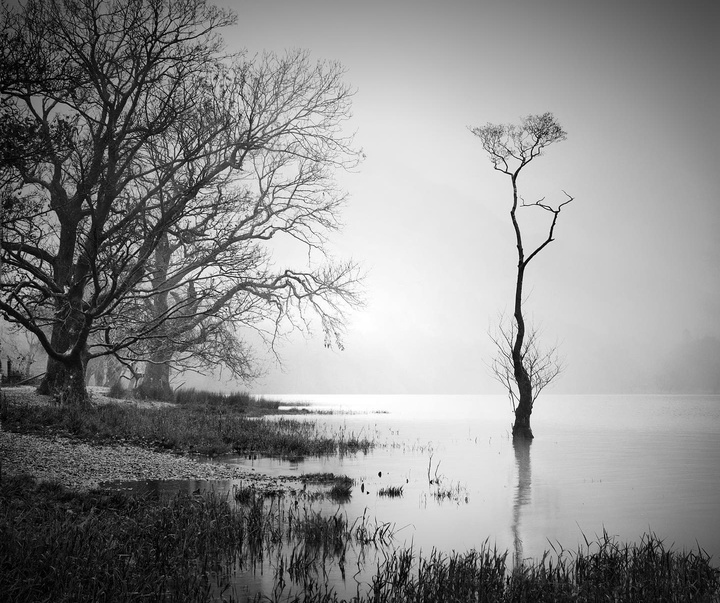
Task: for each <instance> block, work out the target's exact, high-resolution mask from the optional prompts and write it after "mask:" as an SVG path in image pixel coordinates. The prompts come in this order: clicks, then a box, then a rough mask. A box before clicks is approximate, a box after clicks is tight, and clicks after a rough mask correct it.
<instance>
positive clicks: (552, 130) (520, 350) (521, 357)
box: [472, 113, 573, 439]
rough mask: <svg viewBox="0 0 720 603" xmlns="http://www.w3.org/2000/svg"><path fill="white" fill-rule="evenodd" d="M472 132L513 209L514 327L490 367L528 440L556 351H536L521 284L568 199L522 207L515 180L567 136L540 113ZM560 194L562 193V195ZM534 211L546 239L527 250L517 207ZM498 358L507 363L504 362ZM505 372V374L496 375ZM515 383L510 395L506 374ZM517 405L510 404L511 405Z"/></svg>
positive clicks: (516, 429)
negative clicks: (544, 216) (542, 216)
mask: <svg viewBox="0 0 720 603" xmlns="http://www.w3.org/2000/svg"><path fill="white" fill-rule="evenodd" d="M472 133H473V134H475V135H476V136H477V137H478V138H480V140H481V141H482V145H483V148H484V149H485V151H487V153H488V155H489V157H490V161H491V162H492V164H493V167H494V168H495V169H496V170H497V171H499V172H502V173H503V174H506V175H507V176H509V178H510V182H511V184H512V206H511V208H510V219H511V221H512V225H513V229H514V232H515V242H516V245H517V255H518V263H517V279H516V281H515V299H514V308H513V319H514V325H512V326H511V327H510V328H509V329H508V328H507V327H506V326H503V325H501V326H500V332H501V335H500V336H498V337H496V338H494V341H495V343H496V345H497V346H498V347H499V349H500V356H499V360H496V362H495V363H494V365H493V370H494V372H495V375H496V376H497V377H498V378H499V380H500V381H501V382H502V383H504V384H505V385H506V387H508V389H509V390H510V392H511V396H512V397H513V404H514V411H515V423H514V424H513V437H519V438H526V439H531V438H532V437H533V433H532V429H531V428H530V415H531V414H532V410H533V403H534V402H535V398H536V397H537V394H538V393H539V389H538V387H539V388H540V389H542V387H544V386H545V385H547V384H548V383H549V382H550V381H551V380H552V379H553V378H554V377H556V376H557V374H558V373H559V372H560V368H561V367H560V365H559V363H558V362H557V360H556V358H557V356H556V354H555V350H554V349H552V350H550V351H549V352H547V353H542V352H539V351H538V348H537V345H536V332H535V331H533V330H532V329H529V328H528V326H527V325H526V320H525V317H524V316H523V284H524V280H525V273H526V270H527V267H528V264H529V263H530V262H531V261H532V260H533V259H534V258H535V257H536V256H537V255H538V254H539V253H540V252H541V251H542V250H543V249H545V247H547V246H548V245H549V244H550V243H551V242H552V241H553V240H554V238H553V237H554V234H555V226H556V224H557V220H558V217H559V216H560V211H561V210H562V208H563V207H564V206H566V205H567V204H568V203H570V202H571V201H572V200H573V197H571V196H570V195H568V194H567V193H565V196H566V197H567V198H566V199H565V200H564V201H562V202H561V203H559V204H557V205H556V206H552V205H550V204H548V203H546V202H545V199H544V198H543V199H540V200H539V201H535V202H534V203H525V201H524V200H523V199H522V197H521V196H520V195H519V193H518V178H519V176H520V173H521V172H522V170H523V169H524V168H525V166H527V165H528V164H529V163H530V162H531V161H532V160H533V159H535V158H536V157H538V156H539V155H541V154H542V152H543V150H544V149H545V148H546V147H548V146H549V145H551V144H553V143H555V142H561V141H563V140H565V138H566V133H565V131H564V130H563V129H562V127H561V126H560V124H559V123H558V122H557V120H556V119H555V117H554V116H553V115H552V113H543V114H542V115H529V116H527V117H525V118H524V119H523V120H522V122H521V124H520V125H515V124H504V125H496V124H487V125H485V126H483V127H480V128H473V129H472ZM563 192H564V191H563ZM527 207H535V208H539V209H541V210H543V211H545V212H547V213H548V215H549V222H550V223H549V226H548V230H547V236H546V237H545V238H544V239H543V240H542V242H540V243H539V244H538V245H537V246H536V247H535V248H534V249H532V251H529V252H528V251H527V250H526V249H525V242H524V239H523V233H522V230H521V228H520V223H519V221H518V215H517V212H518V210H519V209H520V208H527ZM503 355H504V357H505V359H507V362H503ZM498 370H499V371H500V373H503V372H505V374H504V375H499V374H498ZM510 371H512V372H511V374H512V380H514V382H515V384H516V385H517V392H516V393H514V392H513V389H512V384H511V381H510V379H509V378H508V377H509V375H508V373H510ZM516 400H517V404H516V405H515V401H516Z"/></svg>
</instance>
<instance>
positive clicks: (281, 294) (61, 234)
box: [0, 0, 358, 404]
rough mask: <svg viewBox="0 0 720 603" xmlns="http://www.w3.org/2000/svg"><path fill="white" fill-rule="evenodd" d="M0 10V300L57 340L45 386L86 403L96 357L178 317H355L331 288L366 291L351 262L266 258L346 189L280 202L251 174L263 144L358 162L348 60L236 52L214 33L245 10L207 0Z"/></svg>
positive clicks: (49, 2)
mask: <svg viewBox="0 0 720 603" xmlns="http://www.w3.org/2000/svg"><path fill="white" fill-rule="evenodd" d="M1 19H2V25H1V31H0V36H1V37H2V40H3V42H4V44H3V48H2V53H3V54H2V67H0V110H1V111H2V114H3V117H4V118H5V125H4V126H3V131H4V133H5V132H7V133H9V134H11V136H10V137H9V138H10V139H9V142H8V144H7V145H4V148H3V149H2V150H1V151H0V153H1V155H0V169H1V171H2V176H3V183H2V184H3V202H4V208H5V211H3V218H2V219H3V224H2V226H3V234H2V255H3V262H4V264H3V268H4V271H3V275H2V281H1V282H0V287H1V291H2V297H1V298H0V310H1V311H2V312H3V313H4V315H5V316H7V317H8V319H10V320H11V321H13V322H16V323H18V324H20V325H22V326H23V327H25V328H26V329H27V330H29V331H30V332H32V333H33V334H34V335H35V336H36V337H37V338H38V340H39V341H40V342H41V344H42V346H43V348H44V349H45V351H46V352H47V353H48V356H49V360H48V367H47V373H46V376H45V379H44V382H43V385H42V386H41V387H42V388H43V389H44V390H45V391H48V392H54V393H55V394H56V395H58V397H59V398H60V399H62V400H64V401H67V402H73V403H79V404H83V403H85V402H86V401H87V392H86V390H85V385H84V378H83V375H84V366H85V363H86V362H87V360H88V358H91V357H93V356H96V355H102V354H121V353H122V352H123V351H124V350H125V351H128V350H129V351H130V352H132V349H133V346H135V348H136V350H138V351H141V350H142V346H143V345H145V346H146V347H145V349H144V350H142V351H150V352H151V353H152V350H151V349H150V347H149V346H150V343H148V342H153V341H154V342H156V343H158V342H159V343H158V345H159V346H160V347H161V348H162V347H166V345H167V340H168V338H169V337H172V336H173V333H177V332H179V331H178V330H177V329H174V330H173V329H169V328H165V327H164V325H165V324H166V323H167V322H168V320H170V319H171V318H173V319H175V318H177V317H178V316H180V317H182V320H183V321H185V326H184V328H185V332H186V333H190V332H193V331H195V332H197V331H198V330H201V329H203V328H205V329H206V330H207V329H209V328H210V327H211V326H212V325H216V324H218V321H219V324H221V325H222V327H223V328H222V329H217V330H216V333H221V332H222V333H224V334H225V336H227V335H232V330H231V329H230V328H229V323H228V322H227V321H226V320H224V319H225V318H227V319H230V318H232V317H233V316H236V317H237V316H239V315H243V316H247V315H246V314H242V313H243V312H244V311H248V312H252V310H253V309H256V310H257V311H258V313H259V315H260V316H261V317H262V318H270V319H271V320H274V321H278V320H280V319H281V318H287V312H283V311H282V310H283V308H282V307H281V306H282V300H283V299H284V300H286V304H287V305H286V307H285V308H284V309H287V306H290V305H292V302H291V301H289V300H290V299H292V300H294V302H295V307H297V305H298V304H300V305H302V304H307V303H309V304H310V305H311V307H312V308H313V309H315V310H318V311H319V312H320V315H321V319H322V320H323V321H324V323H325V326H327V327H328V328H329V329H330V330H332V329H333V327H335V326H338V327H339V325H341V323H342V316H341V314H338V313H333V312H332V308H333V304H336V303H339V302H337V301H336V298H335V297H334V296H336V295H339V296H340V299H341V301H342V300H343V299H344V300H345V301H353V300H354V299H355V298H354V297H353V293H352V292H350V291H349V290H348V289H347V287H348V286H350V285H352V284H354V283H355V276H356V269H355V267H354V266H350V267H349V268H348V267H346V268H345V269H343V268H319V269H314V270H307V271H292V270H280V271H277V272H272V271H271V270H270V258H269V255H268V252H267V251H266V250H263V249H262V248H261V245H260V243H261V242H263V241H267V240H268V239H271V238H272V237H274V236H275V235H276V234H278V233H284V234H286V235H287V236H290V237H295V238H300V239H301V240H302V239H303V238H304V237H305V238H306V239H307V240H308V241H310V242H313V243H314V242H315V241H316V239H312V237H311V236H309V235H308V236H305V233H311V234H312V233H316V232H321V231H322V230H323V229H325V228H327V227H331V226H332V225H334V224H335V223H336V222H337V216H336V212H337V211H338V210H339V207H340V201H341V200H340V199H339V198H338V197H337V196H336V195H333V194H331V192H328V196H331V197H332V198H333V202H332V203H328V202H323V197H322V193H321V192H319V191H316V194H315V195H313V196H308V197H307V198H304V199H303V201H302V202H298V198H297V197H293V196H291V195H287V196H286V201H285V205H284V206H283V205H282V204H281V203H280V202H277V203H274V204H269V203H267V201H266V199H267V197H266V196H265V195H262V194H258V191H257V190H256V191H250V192H247V193H246V192H243V190H244V188H246V187H244V185H243V184H242V181H243V180H244V179H246V178H247V176H248V174H250V173H253V171H254V170H253V169H250V168H251V167H252V166H254V165H257V164H258V163H260V164H262V163H263V162H266V161H270V159H268V158H275V159H274V161H280V160H279V159H277V158H282V157H284V158H293V159H294V160H296V161H304V162H305V165H306V166H307V169H308V170H310V169H314V170H316V171H321V170H325V172H327V170H330V169H331V168H334V167H339V166H343V167H345V166H348V165H353V164H354V163H355V162H356V161H357V158H358V154H357V153H356V152H355V151H354V150H353V149H352V148H351V140H350V139H349V138H347V137H346V136H344V135H343V124H344V121H345V120H346V119H347V117H348V116H349V107H350V99H351V90H350V89H349V88H348V87H347V86H346V85H345V84H344V83H343V81H342V76H343V72H342V69H341V68H340V67H339V66H338V65H337V64H334V63H318V64H315V65H313V64H311V63H310V61H309V58H308V56H307V55H306V54H304V53H302V52H293V53H289V54H288V55H286V56H283V57H276V56H273V55H265V56H263V57H260V58H251V59H248V58H246V57H245V56H243V55H232V56H231V55H228V54H226V53H225V52H224V49H223V44H222V39H221V37H220V35H219V33H218V31H219V29H220V28H223V27H226V26H230V25H232V24H233V23H234V22H235V20H236V18H235V16H234V15H233V14H232V13H230V12H228V11H225V10H222V9H219V8H216V7H213V6H211V5H208V4H207V3H206V2H205V1H204V0H180V1H179V2H175V1H173V0H42V1H39V0H28V1H27V2H25V3H23V4H22V5H21V7H20V8H18V9H12V8H9V7H7V6H5V7H3V9H2V15H1ZM288 161H289V159H288ZM278 170H279V168H278ZM278 199H279V197H278ZM213 216H215V218H213ZM218 216H220V217H221V218H222V220H223V222H222V223H220V222H218V221H217V217H218ZM213 220H215V222H213ZM253 241H255V244H253ZM178 245H179V246H178ZM201 248H202V249H203V251H202V253H201V252H200V251H199V250H200V249H201ZM183 253H185V254H186V259H184V260H183V261H178V260H177V257H179V256H180V255H182V254H183ZM173 254H175V256H174V257H175V259H173ZM193 254H194V255H193ZM203 254H204V255H203ZM193 257H194V258H195V259H200V258H202V259H204V260H207V261H208V263H207V264H202V265H201V263H200V262H199V261H197V262H195V263H193ZM216 260H217V261H216ZM213 262H214V263H213ZM233 262H240V263H239V264H237V263H235V264H233ZM229 266H232V267H231V268H229ZM243 268H247V269H248V272H245V273H242V274H241V271H242V269H243ZM338 274H340V275H341V276H339V277H338V278H337V280H333V278H332V277H333V276H337V275H338ZM342 275H346V277H347V278H343V276H342ZM326 277H329V281H328V280H327V279H326ZM333 285H334V286H335V287H336V288H335V289H333V288H332V287H333ZM248 296H250V297H251V298H252V299H254V300H258V299H260V300H264V301H266V302H267V303H268V304H270V305H271V306H272V307H273V308H275V309H276V310H277V311H276V312H275V313H274V314H272V315H270V316H268V315H267V314H266V315H262V312H263V309H262V307H261V306H259V305H253V302H252V301H251V300H250V298H249V297H248ZM164 304H167V308H165V306H164ZM323 304H325V305H323ZM328 304H329V310H328ZM141 308H144V310H143V311H142V312H140V311H139V310H140V309H141ZM266 308H267V306H266ZM324 310H327V311H328V313H327V314H323V311H324ZM203 317H204V318H203ZM198 319H200V320H198ZM176 324H178V323H177V322H176ZM46 331H49V332H50V333H51V335H50V336H46V334H45V333H46ZM218 337H220V335H218ZM226 341H227V340H226ZM235 341H236V343H237V339H235ZM141 342H144V343H141ZM156 347H157V346H156ZM240 347H241V346H240ZM226 348H227V346H226ZM227 349H228V353H230V348H227ZM237 349H239V348H236V350H237ZM155 351H157V350H155Z"/></svg>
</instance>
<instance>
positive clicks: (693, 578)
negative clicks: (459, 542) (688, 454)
mask: <svg viewBox="0 0 720 603" xmlns="http://www.w3.org/2000/svg"><path fill="white" fill-rule="evenodd" d="M234 498H235V500H232V499H228V498H223V497H220V496H218V495H216V494H214V493H213V492H200V493H196V494H194V495H192V496H190V495H178V496H176V497H174V498H172V499H169V500H160V499H158V498H151V497H147V496H145V497H138V496H127V495H125V494H120V493H115V492H109V491H103V490H95V491H91V492H89V493H84V494H82V493H75V492H71V491H67V490H65V489H63V488H62V487H60V486H57V485H53V484H48V483H40V484H38V483H36V482H35V481H34V480H32V479H31V478H27V477H13V478H7V477H4V478H3V480H2V482H1V484H0V502H1V504H0V536H1V537H0V592H2V593H3V594H4V597H5V600H8V601H36V600H38V601H39V600H55V601H67V600H73V601H140V600H153V601H188V602H190V601H240V600H251V601H268V600H270V601H300V600H302V601H306V602H308V603H311V602H321V601H323V602H331V601H340V600H342V598H341V595H339V594H338V593H337V592H335V591H334V590H333V587H332V585H331V584H329V583H328V580H327V576H328V574H329V573H330V572H332V571H337V570H339V571H340V573H341V575H342V577H343V582H344V581H345V566H346V563H347V559H348V557H349V555H348V552H349V551H350V550H351V549H353V550H354V551H355V553H354V554H355V556H356V557H357V559H358V560H361V559H364V558H365V553H363V551H368V552H369V551H371V550H372V551H379V552H381V556H378V557H376V558H378V559H381V560H382V561H381V562H379V563H378V565H377V568H376V571H375V572H374V574H373V573H371V574H363V575H366V576H367V580H356V581H355V582H353V584H356V585H357V594H356V595H355V596H353V600H354V601H356V602H357V603H363V602H366V601H367V602H370V601H373V602H390V601H397V602H400V601H413V602H421V601H422V602H435V601H437V602H440V601H443V602H444V601H477V602H482V601H485V602H495V601H497V602H507V603H510V602H543V601H553V602H564V601H568V602H570V601H628V602H634V601H637V602H640V601H643V602H644V601H688V602H690V601H718V600H720V570H718V569H717V568H715V567H713V565H712V564H711V563H710V559H709V558H708V556H707V555H706V554H705V553H704V552H703V551H701V550H698V551H695V552H689V553H688V552H682V553H681V552H677V551H674V550H672V549H668V548H666V547H665V545H664V544H663V542H662V541H661V540H659V539H657V538H656V537H655V536H654V535H648V536H646V537H645V538H643V540H642V541H641V542H640V543H639V544H623V543H619V542H617V541H616V540H615V539H613V538H611V537H609V536H608V535H607V534H604V535H603V536H602V537H601V538H600V539H599V540H598V542H595V543H591V542H586V546H584V547H582V548H581V549H580V550H578V551H577V552H570V551H566V550H562V549H560V550H553V551H552V552H551V553H546V554H545V556H544V557H543V558H542V559H540V560H539V561H536V562H525V563H524V564H523V565H521V566H519V567H512V563H511V560H510V559H509V556H508V554H507V552H499V551H497V550H496V549H495V548H493V547H491V546H489V544H488V543H487V542H485V543H484V544H483V545H482V546H481V547H480V549H479V550H472V551H468V552H466V553H452V554H449V555H446V554H443V553H440V552H438V551H432V552H431V553H430V554H429V555H427V556H423V555H422V554H420V553H417V552H416V551H414V550H413V549H412V548H409V549H407V548H399V549H394V548H393V547H392V542H393V533H394V532H393V526H390V525H387V524H373V522H371V521H370V520H369V519H368V518H367V516H366V515H363V516H362V517H360V518H358V519H356V520H355V521H350V520H349V519H348V518H347V516H346V515H345V514H344V513H342V512H340V511H339V510H338V511H336V512H335V513H330V514H327V515H326V514H323V513H321V512H320V511H318V510H316V509H314V508H313V507H312V506H310V505H307V504H304V503H300V502H299V500H298V499H297V498H295V499H283V498H277V497H272V498H269V497H267V496H263V495H261V494H260V493H257V492H254V491H251V490H248V491H247V492H245V493H244V494H243V495H242V496H238V495H237V494H236V496H235V497H234ZM264 561H265V562H267V564H266V565H264V566H263V565H262V564H263V562H264ZM359 564H360V561H358V565H359ZM353 565H354V564H353ZM268 567H269V568H270V570H269V571H272V572H273V575H272V581H273V583H274V584H275V590H274V592H273V593H259V592H253V591H251V590H246V591H243V592H242V593H241V592H239V591H238V589H240V590H241V591H242V590H243V588H244V587H243V586H242V584H243V580H242V577H243V576H245V575H247V576H248V577H251V576H252V575H254V573H255V572H258V571H265V572H267V571H268V569H267V568H268ZM353 569H355V568H353ZM359 574H360V569H359V568H358V570H357V573H354V575H355V576H358V575H359ZM348 575H349V576H350V575H351V574H350V572H348ZM349 579H350V580H352V578H349ZM245 582H246V583H249V582H251V581H250V580H246V581H245Z"/></svg>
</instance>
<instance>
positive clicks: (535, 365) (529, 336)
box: [490, 316, 563, 414]
mask: <svg viewBox="0 0 720 603" xmlns="http://www.w3.org/2000/svg"><path fill="white" fill-rule="evenodd" d="M525 322H526V327H525V337H524V339H523V344H522V349H521V352H520V353H521V356H522V360H523V366H524V367H525V370H526V371H527V374H528V377H529V378H530V385H531V389H532V403H533V405H534V404H535V400H537V398H538V396H539V395H540V392H542V390H543V389H545V388H546V387H547V386H548V385H550V384H551V383H552V382H553V381H554V380H555V379H556V378H557V377H558V375H560V373H561V372H562V370H563V362H562V359H561V358H560V355H559V353H558V348H557V346H556V345H554V346H551V347H549V348H546V349H541V348H540V347H539V338H540V336H539V332H538V330H537V329H536V328H535V327H533V326H531V325H528V324H527V320H526V321H525ZM490 339H491V340H492V342H493V343H494V344H495V357H494V358H493V360H492V362H491V363H490V370H491V371H492V374H493V376H494V377H495V379H496V380H497V381H498V382H499V383H500V384H501V385H502V386H503V387H505V389H506V390H507V392H508V397H509V398H510V403H511V404H512V409H513V414H515V413H516V412H517V407H518V405H519V402H520V392H519V390H518V384H517V381H516V380H515V368H514V363H513V354H512V351H513V347H514V345H515V341H516V339H517V325H516V323H515V320H514V319H512V320H506V319H505V317H504V316H500V318H499V320H498V325H497V330H496V332H494V333H490Z"/></svg>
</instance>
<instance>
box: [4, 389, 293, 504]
mask: <svg viewBox="0 0 720 603" xmlns="http://www.w3.org/2000/svg"><path fill="white" fill-rule="evenodd" d="M2 394H3V396H4V397H5V400H6V403H8V404H50V403H51V402H50V399H49V397H48V396H41V395H39V394H37V393H36V392H35V388H34V387H30V386H23V387H19V388H2ZM98 398H101V399H99V400H98ZM103 398H104V396H101V395H99V394H97V393H95V392H94V393H93V403H100V404H103V403H118V404H124V403H129V404H142V405H148V406H155V405H157V404H158V403H153V402H149V403H143V402H133V401H130V402H125V401H120V400H117V401H116V400H111V399H108V398H104V399H103ZM20 474H26V475H31V476H33V477H35V478H36V479H37V480H39V481H53V482H57V483H60V484H62V485H63V486H65V487H67V488H71V489H73V490H80V491H83V490H91V489H93V488H98V487H100V485H101V484H102V483H104V482H112V481H143V480H172V479H194V480H200V481H211V480H247V481H250V482H252V485H253V486H254V487H255V488H257V489H260V490H272V491H275V492H277V491H278V490H292V489H295V488H297V489H300V488H301V487H302V484H301V482H300V481H299V480H296V479H294V478H291V477H269V476H267V475H264V474H259V473H257V472H255V471H254V470H248V469H244V468H242V467H239V466H237V465H228V464H224V463H216V462H213V463H210V462H207V461H204V460H201V459H196V458H193V457H190V456H183V455H179V454H175V453H172V452H157V451H155V450H150V449H148V448H143V447H141V446H136V445H133V444H123V443H118V444H93V443H88V442H86V441H83V440H78V439H73V438H69V437H63V436H57V435H52V436H47V437H46V436H42V435H37V434H21V433H15V432H11V431H5V430H4V429H3V428H2V425H0V478H2V477H4V476H7V475H20Z"/></svg>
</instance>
